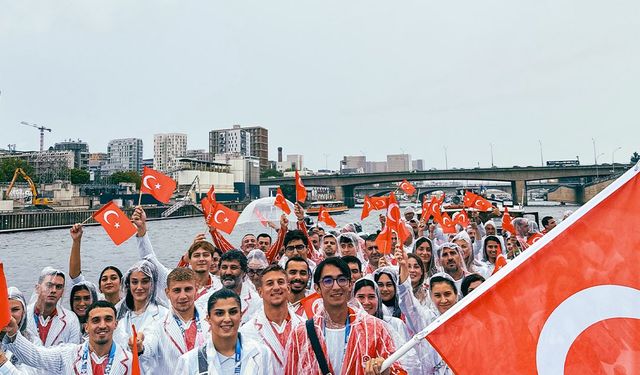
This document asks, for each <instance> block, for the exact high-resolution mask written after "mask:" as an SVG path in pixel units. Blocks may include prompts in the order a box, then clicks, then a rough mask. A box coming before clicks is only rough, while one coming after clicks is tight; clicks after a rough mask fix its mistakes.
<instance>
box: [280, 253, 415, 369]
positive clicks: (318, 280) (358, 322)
mask: <svg viewBox="0 0 640 375" xmlns="http://www.w3.org/2000/svg"><path fill="white" fill-rule="evenodd" d="M313 282H314V288H315V290H316V292H317V293H319V294H320V296H321V297H322V303H321V304H320V306H318V308H317V310H316V313H315V315H314V317H313V318H312V319H310V320H308V321H307V322H306V324H305V325H300V326H298V327H297V328H296V329H295V330H294V332H293V334H292V335H291V339H290V340H289V343H288V344H287V349H286V351H287V364H286V366H285V371H284V373H285V374H286V375H299V374H305V375H307V374H312V375H316V374H322V373H327V372H331V373H332V374H355V375H360V374H367V375H373V374H380V367H381V365H382V362H383V361H384V358H386V357H388V356H389V355H390V354H391V353H393V352H395V350H396V348H395V345H394V343H393V339H392V338H391V335H390V334H389V332H388V331H387V329H386V328H385V326H384V322H383V321H382V320H380V319H378V318H376V317H373V316H371V315H369V314H368V313H367V312H365V311H363V310H361V309H353V308H351V307H349V305H348V302H349V300H350V299H351V286H352V283H351V271H350V270H349V267H348V266H347V264H346V263H345V262H344V261H343V260H342V259H340V258H337V257H331V258H327V259H325V260H324V261H322V262H320V264H318V267H317V268H316V270H315V272H314V274H313ZM310 335H313V336H315V337H317V340H318V343H319V347H320V348H319V352H318V353H316V352H315V350H314V348H313V345H312V344H311V339H310ZM319 362H324V363H326V364H327V368H326V369H321V368H320V365H319ZM323 367H324V366H323ZM401 373H405V372H404V370H403V369H402V368H401V367H400V365H398V364H397V363H396V364H394V365H393V366H392V367H391V368H390V369H388V370H386V371H385V372H383V373H382V374H385V375H386V374H401Z"/></svg>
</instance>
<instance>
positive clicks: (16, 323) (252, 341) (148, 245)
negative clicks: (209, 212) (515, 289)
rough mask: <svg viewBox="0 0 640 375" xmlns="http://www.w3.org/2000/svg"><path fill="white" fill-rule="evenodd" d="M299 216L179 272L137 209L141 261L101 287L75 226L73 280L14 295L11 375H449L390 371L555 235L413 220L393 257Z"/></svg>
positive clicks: (188, 256) (423, 356)
mask: <svg viewBox="0 0 640 375" xmlns="http://www.w3.org/2000/svg"><path fill="white" fill-rule="evenodd" d="M294 211H295V216H296V218H297V222H296V223H295V224H292V225H290V223H289V221H288V219H287V216H285V215H282V217H281V218H280V223H279V226H278V225H274V227H277V229H278V230H277V238H275V239H273V238H272V237H271V236H270V235H269V234H266V233H262V234H259V235H257V236H256V235H254V234H246V235H244V237H242V240H241V243H240V244H239V246H237V247H236V246H235V245H233V244H231V243H230V242H229V241H228V240H227V239H226V238H225V237H224V236H223V235H222V234H221V233H220V232H219V231H217V230H216V229H214V228H210V233H209V234H210V237H211V241H208V240H207V237H206V235H205V234H197V235H196V236H195V238H194V241H193V243H192V244H185V247H188V250H187V251H186V252H185V253H184V255H182V256H181V257H180V256H179V255H178V256H177V257H176V264H175V265H176V267H173V265H169V264H163V263H162V262H161V261H160V260H159V259H158V257H157V256H156V254H155V252H154V249H153V241H152V234H150V233H149V232H148V231H147V223H146V215H145V212H144V210H143V209H142V207H137V208H136V209H135V211H134V213H133V215H132V217H131V220H132V222H133V223H134V225H135V226H136V228H137V234H136V239H135V240H136V241H137V249H138V253H139V258H140V259H139V261H138V262H137V263H135V264H133V265H132V266H131V267H130V268H129V269H128V270H126V271H125V272H122V271H121V270H119V269H118V268H117V267H115V266H106V267H105V268H104V269H103V270H102V272H101V273H100V277H99V278H98V280H96V281H97V283H96V284H94V283H93V282H92V281H90V280H87V279H86V278H85V277H84V276H83V274H82V262H81V258H82V257H81V244H82V234H83V227H82V225H81V224H76V225H74V226H73V227H72V228H71V230H70V242H71V251H70V257H69V269H68V272H64V271H62V270H56V269H53V268H45V269H44V270H42V272H41V273H40V275H39V276H38V277H37V285H36V287H35V291H34V293H33V296H32V297H31V300H30V301H29V302H27V299H26V298H25V294H24V293H23V292H22V291H20V290H18V289H17V288H15V287H9V288H8V295H9V305H10V310H11V316H12V318H11V322H10V323H9V325H8V326H7V327H4V328H2V330H1V331H0V339H1V345H0V374H12V375H17V374H95V375H103V374H104V375H106V374H132V373H133V368H132V365H133V357H134V355H133V354H134V353H137V355H138V358H139V368H140V373H142V374H154V375H155V374H207V373H208V374H287V375H300V374H329V373H331V374H405V373H406V374H438V375H444V374H452V373H453V372H452V371H451V370H450V369H449V368H448V366H447V364H446V363H445V362H444V361H443V360H442V358H441V357H440V355H439V354H438V353H437V352H436V351H435V350H434V349H433V348H432V347H431V346H430V345H429V343H428V342H427V341H426V340H423V341H422V342H421V343H420V344H418V345H417V346H415V347H414V348H412V349H411V350H410V351H409V352H408V353H407V354H405V355H404V356H402V357H401V358H400V360H399V361H397V362H396V363H394V364H393V365H392V366H391V367H390V368H389V369H386V370H385V371H381V368H382V363H383V361H384V359H386V358H387V357H389V355H391V354H392V353H393V352H395V351H396V349H397V348H399V347H400V346H402V345H403V344H404V343H406V342H407V341H408V340H409V339H410V338H411V337H412V336H413V335H414V334H416V333H418V332H420V331H421V330H423V329H424V328H425V327H427V326H428V325H429V324H430V323H431V322H432V321H433V320H434V319H436V318H437V317H439V316H440V315H441V314H444V313H445V312H446V311H447V310H449V309H450V308H451V307H452V306H454V305H455V304H456V303H457V302H458V301H460V300H461V299H462V298H465V296H467V295H469V294H470V293H473V290H474V289H475V288H477V287H478V286H479V285H480V284H481V283H482V282H483V281H485V280H487V279H488V278H489V277H491V276H492V274H493V273H494V269H495V267H496V259H497V258H498V256H499V255H500V254H502V255H503V256H504V257H505V258H507V259H513V258H514V257H516V256H518V255H519V254H520V253H521V252H523V251H526V248H527V247H528V246H530V244H531V243H532V239H535V238H538V237H539V236H542V235H544V234H546V233H547V232H548V231H550V230H552V229H553V227H554V226H555V225H556V221H555V219H554V218H552V217H545V218H543V219H542V224H543V226H544V230H543V231H539V230H538V228H537V225H536V223H535V222H533V221H530V220H528V219H526V218H516V219H515V220H514V221H513V224H514V227H515V232H516V233H515V234H506V233H499V231H498V230H497V228H496V225H495V223H494V221H493V220H491V219H489V220H488V221H487V222H485V223H483V222H482V221H481V220H480V216H479V215H477V213H476V214H472V215H471V217H470V218H471V223H470V225H468V226H467V227H466V228H462V227H460V226H458V232H457V233H456V234H445V233H444V232H443V231H442V229H441V228H440V226H439V225H437V224H430V223H428V222H425V220H420V219H418V217H417V216H416V214H415V212H414V211H413V210H412V209H407V210H405V212H404V225H406V226H407V228H408V230H409V232H410V234H411V235H410V236H409V237H408V238H407V239H406V240H405V241H404V243H396V242H397V235H396V234H395V233H393V236H392V249H395V250H394V251H393V252H392V254H383V253H384V251H382V250H381V249H379V248H378V245H377V242H376V236H377V234H366V233H362V232H361V229H360V228H361V226H360V225H359V224H358V223H353V224H349V225H346V226H345V227H343V228H342V229H340V230H338V231H334V230H329V229H325V228H323V227H321V226H318V225H309V224H308V221H305V214H304V209H303V208H302V206H300V205H299V204H296V205H295V210H294ZM494 215H495V216H499V215H500V212H499V211H498V210H494ZM380 222H381V226H384V223H385V222H384V216H382V215H381V220H380ZM290 227H292V228H290ZM381 229H382V228H381ZM183 250H184V249H183ZM178 258H179V259H178ZM8 281H9V284H10V282H11V280H8ZM67 291H68V292H67ZM67 293H68V294H67ZM66 300H68V305H64V304H63V301H66ZM479 324H480V323H479ZM133 327H135V335H134V328H133ZM134 336H135V340H134Z"/></svg>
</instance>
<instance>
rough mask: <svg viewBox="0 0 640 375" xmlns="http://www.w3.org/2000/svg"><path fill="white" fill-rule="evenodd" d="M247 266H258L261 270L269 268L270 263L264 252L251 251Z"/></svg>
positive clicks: (258, 250) (248, 255)
mask: <svg viewBox="0 0 640 375" xmlns="http://www.w3.org/2000/svg"><path fill="white" fill-rule="evenodd" d="M247 265H248V266H250V265H256V266H259V267H260V268H267V267H268V266H269V261H267V256H266V255H265V254H264V251H262V250H260V249H253V250H251V251H249V254H247Z"/></svg>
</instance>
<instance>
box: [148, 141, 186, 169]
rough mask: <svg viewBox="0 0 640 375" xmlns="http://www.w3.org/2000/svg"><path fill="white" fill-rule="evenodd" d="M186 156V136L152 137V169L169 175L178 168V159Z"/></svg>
mask: <svg viewBox="0 0 640 375" xmlns="http://www.w3.org/2000/svg"><path fill="white" fill-rule="evenodd" d="M186 154H187V135H186V134H184V133H168V134H154V135H153V169H155V170H157V171H160V172H162V173H171V172H173V171H174V170H175V169H177V168H178V166H179V165H180V163H179V162H178V159H179V158H181V157H184V156H185V155H186Z"/></svg>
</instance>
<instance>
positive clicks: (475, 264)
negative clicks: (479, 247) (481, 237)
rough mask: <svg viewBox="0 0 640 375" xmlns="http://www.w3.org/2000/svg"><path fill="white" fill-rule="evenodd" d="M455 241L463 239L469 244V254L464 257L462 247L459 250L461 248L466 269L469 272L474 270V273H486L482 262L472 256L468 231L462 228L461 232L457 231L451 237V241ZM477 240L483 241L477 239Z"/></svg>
mask: <svg viewBox="0 0 640 375" xmlns="http://www.w3.org/2000/svg"><path fill="white" fill-rule="evenodd" d="M456 241H465V242H466V243H467V246H469V251H471V254H470V255H469V257H468V258H466V259H465V258H464V251H463V250H462V248H460V250H462V254H463V259H464V265H465V267H466V269H467V271H469V272H471V273H474V272H475V273H480V274H482V275H484V274H485V273H486V267H485V265H484V264H483V263H482V261H479V260H477V259H476V257H475V256H474V251H473V245H472V243H471V237H470V236H469V233H467V231H465V230H463V231H462V232H458V234H456V235H455V236H454V237H453V240H452V242H456ZM479 242H480V243H483V241H479Z"/></svg>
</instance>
